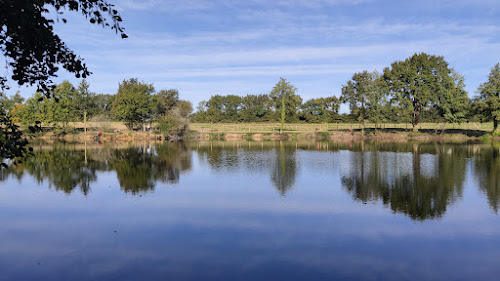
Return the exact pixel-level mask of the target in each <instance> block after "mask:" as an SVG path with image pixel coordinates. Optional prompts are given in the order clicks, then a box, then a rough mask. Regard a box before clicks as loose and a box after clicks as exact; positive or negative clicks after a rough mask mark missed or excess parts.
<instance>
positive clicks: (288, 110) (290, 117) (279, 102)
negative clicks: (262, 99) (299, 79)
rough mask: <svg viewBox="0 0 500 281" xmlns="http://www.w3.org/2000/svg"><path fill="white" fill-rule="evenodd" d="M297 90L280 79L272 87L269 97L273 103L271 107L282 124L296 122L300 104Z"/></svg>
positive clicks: (283, 79)
mask: <svg viewBox="0 0 500 281" xmlns="http://www.w3.org/2000/svg"><path fill="white" fill-rule="evenodd" d="M296 92H297V88H295V86H293V85H292V83H290V82H288V81H286V79H285V78H280V80H279V81H278V83H276V85H275V86H274V87H273V89H272V90H271V93H270V94H269V97H270V98H271V100H272V101H273V107H274V109H275V113H276V115H277V116H280V118H277V119H280V120H281V122H282V123H284V122H285V121H286V122H295V121H297V110H298V109H299V107H300V105H301V104H302V98H301V97H300V96H298V95H297V94H296Z"/></svg>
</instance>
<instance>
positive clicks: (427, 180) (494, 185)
mask: <svg viewBox="0 0 500 281" xmlns="http://www.w3.org/2000/svg"><path fill="white" fill-rule="evenodd" d="M90 147H91V145H89V146H88V147H87V146H86V145H85V146H84V145H83V144H82V145H74V146H71V145H51V146H48V147H45V148H43V149H42V148H41V147H35V152H34V154H35V156H34V157H32V158H30V159H28V160H27V161H26V162H25V163H24V164H23V165H19V166H14V165H11V166H9V167H8V168H7V169H2V170H1V171H0V182H1V181H4V180H5V179H7V178H9V177H11V178H17V179H18V180H19V181H20V180H21V179H22V178H23V176H24V175H30V176H31V177H33V178H34V179H35V180H36V181H37V182H38V183H42V182H45V181H46V182H48V185H49V187H51V188H55V189H56V190H58V191H63V192H65V193H67V194H70V193H72V192H74V191H76V190H79V191H80V192H82V193H83V194H84V195H87V194H88V193H89V192H91V186H92V185H93V184H94V183H95V182H96V181H97V178H98V176H99V173H101V172H114V173H116V177H117V179H118V182H119V185H120V187H121V189H122V190H123V191H124V192H130V193H132V194H138V193H142V192H148V191H153V190H154V189H155V186H156V185H157V183H158V182H162V183H166V184H175V183H178V182H179V179H180V177H181V174H182V172H184V171H188V170H190V169H191V166H192V163H191V162H192V160H191V151H192V150H195V151H196V153H197V154H198V158H199V159H200V161H202V162H205V163H207V164H208V165H210V167H211V168H212V169H213V171H214V172H229V173H234V172H241V173H243V174H252V173H253V174H256V175H259V176H261V175H262V176H265V175H267V176H268V177H269V178H270V182H271V184H272V185H273V186H274V187H275V188H276V190H278V192H279V193H280V194H281V195H282V196H285V195H286V193H287V192H288V191H289V190H291V189H292V188H293V187H294V185H295V184H296V183H295V180H296V176H297V172H298V171H299V168H298V167H299V165H298V163H299V160H302V161H305V159H302V158H301V159H297V158H298V156H297V155H296V152H297V150H301V151H308V150H310V151H312V150H319V151H328V152H334V153H333V154H321V157H323V160H324V157H326V158H328V157H333V158H335V161H332V159H331V158H330V160H328V161H329V162H321V164H314V163H316V162H317V158H315V157H319V156H318V155H314V156H313V155H310V156H311V157H309V158H307V159H308V161H309V163H308V164H307V161H306V162H304V163H303V164H304V165H314V169H315V170H319V171H321V170H322V171H323V172H325V173H332V172H333V171H335V170H338V171H339V172H340V175H341V177H340V179H339V180H340V182H341V184H342V186H343V188H344V189H345V190H346V191H347V192H348V193H349V194H351V196H352V197H353V198H354V199H355V200H359V201H362V202H368V201H372V202H378V201H381V202H383V204H384V205H386V206H387V207H389V208H390V209H391V210H392V211H393V212H395V213H403V214H405V215H407V216H409V217H410V218H412V219H415V220H425V219H433V218H439V217H441V216H442V215H443V214H444V213H445V212H446V209H447V207H448V206H449V205H450V204H453V203H454V202H456V201H457V200H458V199H460V198H461V196H462V191H463V188H464V181H465V177H466V174H467V172H468V171H469V170H470V171H473V172H474V175H475V177H476V180H477V181H478V183H479V188H480V190H481V191H482V192H483V193H484V194H485V196H486V197H487V200H488V203H489V205H490V207H491V208H492V210H493V211H494V212H495V213H497V212H498V209H499V206H500V172H499V171H500V147H499V146H498V145H497V144H437V143H408V142H404V143H380V142H355V143H331V142H329V143H328V142H322V143H318V142H316V143H313V142H309V141H304V142H237V143H230V142H207V143H191V144H184V143H174V144H172V143H162V144H154V145H149V144H144V145H127V146H126V147H124V148H115V147H113V146H102V147H96V145H95V144H93V147H92V148H90ZM339 151H349V153H347V154H346V153H338V152H339ZM306 155H307V154H306ZM328 155H329V156H328ZM301 157H302V156H301ZM326 163H331V164H330V165H328V164H326ZM469 164H470V165H469ZM468 167H469V169H468Z"/></svg>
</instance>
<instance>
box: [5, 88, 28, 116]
mask: <svg viewBox="0 0 500 281" xmlns="http://www.w3.org/2000/svg"><path fill="white" fill-rule="evenodd" d="M23 102H24V98H23V97H21V95H20V94H19V92H18V93H16V94H15V95H13V96H11V97H8V96H7V95H6V94H5V93H3V92H0V107H1V108H2V109H3V110H4V111H5V112H10V111H11V110H12V109H13V108H14V107H15V106H16V105H17V104H22V103H23Z"/></svg>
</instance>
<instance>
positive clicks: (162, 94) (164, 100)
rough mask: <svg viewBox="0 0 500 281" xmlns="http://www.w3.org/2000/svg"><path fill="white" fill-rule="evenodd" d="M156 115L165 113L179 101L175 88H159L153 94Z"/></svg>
mask: <svg viewBox="0 0 500 281" xmlns="http://www.w3.org/2000/svg"><path fill="white" fill-rule="evenodd" d="M154 98H155V103H156V115H157V117H160V116H163V115H165V114H167V112H169V111H170V110H172V109H173V108H174V107H175V106H176V105H177V103H178V102H179V91H177V90H176V89H169V90H161V91H159V92H158V93H156V94H155V95H154Z"/></svg>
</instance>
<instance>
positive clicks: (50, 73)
mask: <svg viewBox="0 0 500 281" xmlns="http://www.w3.org/2000/svg"><path fill="white" fill-rule="evenodd" d="M51 11H55V12H56V19H57V22H59V20H60V21H62V22H64V23H65V22H66V19H65V18H63V13H64V11H72V12H79V13H81V14H82V15H83V16H84V17H86V18H87V19H89V21H90V23H92V24H99V25H101V26H103V27H111V29H114V30H115V31H116V32H117V33H120V34H121V37H122V38H126V37H127V35H126V34H125V33H124V30H123V28H122V27H121V26H120V23H121V21H122V18H121V17H120V15H119V13H118V10H116V9H115V8H114V6H113V5H112V4H109V3H107V1H106V0H45V1H19V0H2V1H1V2H0V30H1V31H0V50H1V52H2V55H3V57H4V58H5V61H6V63H7V64H8V65H9V70H11V72H9V73H11V75H10V74H7V75H5V76H0V89H1V90H4V89H8V88H9V87H8V85H7V82H8V76H9V75H10V78H11V79H12V80H13V81H15V82H17V83H18V84H19V85H31V86H33V85H35V86H37V88H38V91H39V92H41V93H43V94H44V95H45V96H50V93H51V90H52V89H53V88H54V85H53V82H52V81H51V78H52V77H55V76H56V72H57V71H58V69H59V67H60V66H62V67H63V68H64V69H66V70H67V71H69V72H70V73H73V74H75V76H76V77H77V78H78V77H83V78H85V77H86V76H87V75H89V74H90V71H89V70H88V69H87V66H86V65H85V64H84V63H83V60H82V59H81V58H80V57H79V56H77V55H76V54H75V53H74V52H72V51H71V50H70V49H69V48H68V47H67V46H66V44H65V43H64V42H63V41H62V40H61V39H60V38H59V36H57V35H56V34H55V33H54V23H55V21H54V20H53V19H51V18H47V15H48V14H50V12H51ZM0 116H7V117H8V118H7V119H6V118H1V119H0V128H1V129H0V131H2V132H1V134H2V135H4V136H9V135H11V136H14V135H15V136H19V137H16V138H13V139H10V140H9V141H6V140H5V139H3V138H1V139H0V147H2V149H3V152H5V154H6V155H10V156H12V155H13V153H14V154H15V155H16V156H19V157H22V156H23V155H25V154H26V152H27V149H26V144H27V143H26V142H25V141H24V140H23V139H22V136H21V134H20V133H19V132H18V131H16V130H18V128H17V127H16V126H11V124H10V119H9V118H10V116H8V115H7V114H6V113H5V112H3V110H2V112H0ZM7 120H9V121H7ZM7 130H11V131H7Z"/></svg>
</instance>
